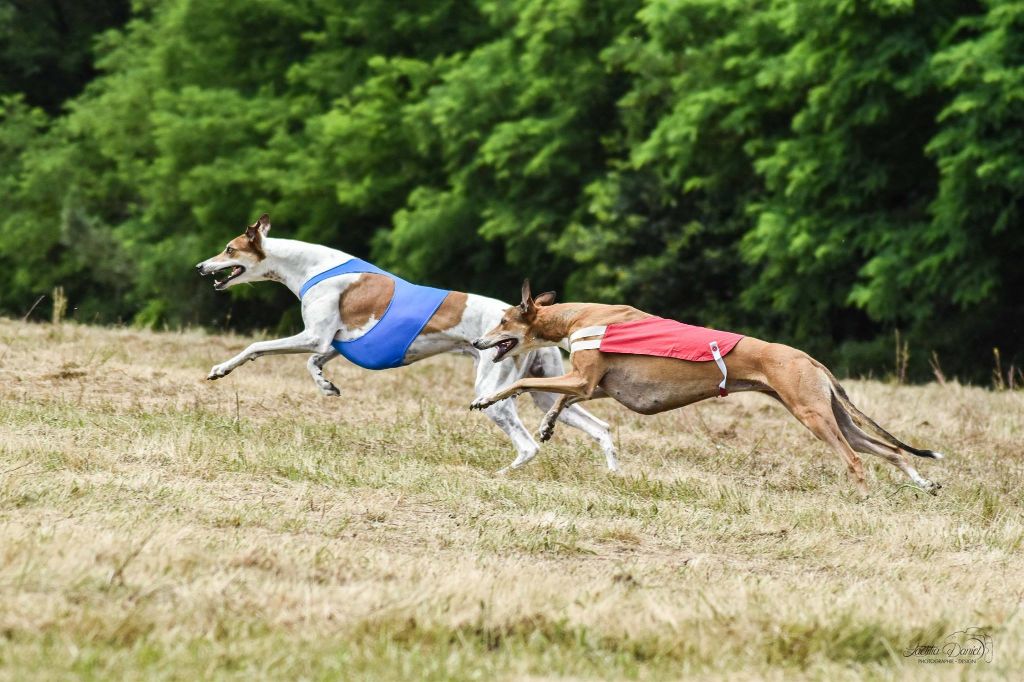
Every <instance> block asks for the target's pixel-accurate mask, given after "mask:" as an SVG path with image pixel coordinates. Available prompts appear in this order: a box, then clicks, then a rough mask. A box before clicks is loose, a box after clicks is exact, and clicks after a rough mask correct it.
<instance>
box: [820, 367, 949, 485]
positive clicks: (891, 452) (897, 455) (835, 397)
mask: <svg viewBox="0 0 1024 682" xmlns="http://www.w3.org/2000/svg"><path fill="white" fill-rule="evenodd" d="M840 390H841V389H840V388H838V385H837V386H836V387H834V388H833V393H832V412H833V413H834V414H835V417H836V422H837V423H838V424H839V429H840V430H841V431H842V432H843V436H845V437H846V440H847V441H848V442H849V443H850V446H851V447H852V448H853V449H854V450H856V451H857V452H863V453H867V454H871V455H877V456H878V457H881V458H882V459H884V460H885V461H886V462H888V463H889V464H892V465H893V466H894V467H896V468H897V469H899V470H900V471H902V472H903V473H904V474H906V475H907V477H908V478H909V479H910V480H911V481H913V482H914V485H916V486H917V487H919V488H921V489H922V490H924V491H926V492H929V493H931V494H933V495H934V494H936V492H937V491H938V489H939V488H941V487H942V485H941V484H939V483H934V482H932V481H929V480H928V479H927V478H925V477H924V476H922V475H921V474H919V473H918V472H917V469H915V468H914V467H913V465H912V464H911V463H910V458H909V457H908V456H907V454H906V451H904V450H903V449H902V448H901V447H900V445H903V444H902V443H901V442H900V441H898V440H896V439H895V438H894V437H893V436H891V435H890V434H889V433H888V432H887V431H885V430H884V429H882V428H881V427H880V426H878V425H877V424H875V423H874V422H870V425H872V426H874V427H875V428H876V429H877V431H878V432H881V434H884V435H885V436H889V438H888V440H891V441H892V443H889V442H885V441H883V440H882V439H881V438H878V437H874V438H873V437H872V436H871V434H869V433H867V432H865V431H864V429H862V428H861V427H860V425H858V424H857V423H856V422H855V421H854V417H853V415H852V414H851V408H852V409H853V410H855V409H856V408H854V407H852V403H851V402H850V399H849V398H848V397H847V396H846V393H845V391H843V392H842V394H840V393H838V391H840ZM848 406H849V407H848ZM858 416H860V417H861V418H862V419H864V420H868V417H866V416H864V415H863V413H860V412H859V410H858ZM908 447H909V446H908ZM919 452H929V453H931V451H930V450H927V451H925V450H922V451H919ZM932 454H934V453H932Z"/></svg>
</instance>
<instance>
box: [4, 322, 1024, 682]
mask: <svg viewBox="0 0 1024 682" xmlns="http://www.w3.org/2000/svg"><path fill="white" fill-rule="evenodd" d="M247 341H248V339H245V338H242V337H237V336H208V335H205V334H202V333H198V332H195V333H185V334H154V333H145V332H139V331H134V330H126V329H117V330H107V329H98V328H89V327H82V326H76V325H63V326H51V325H26V324H23V323H20V322H14V321H4V320H0V678H5V679H26V678H28V677H30V676H33V677H37V678H38V677H47V678H56V677H68V676H74V675H77V676H82V677H86V678H95V679H109V678H113V677H123V676H129V677H142V676H146V677H154V678H158V679H159V678H163V679H197V678H198V677H200V676H203V677H223V678H250V679H251V678H253V677H254V676H256V677H262V676H269V677H279V678H286V679H297V678H305V679H333V678H336V677H339V676H345V677H349V678H353V677H357V676H363V677H365V676H368V675H372V676H374V677H379V678H383V679H394V680H409V679H419V678H428V679H437V680H442V679H448V678H452V677H454V678H470V677H476V678H478V679H494V678H498V679H507V678H521V677H535V678H548V677H562V676H569V677H586V678H589V677H607V678H621V677H637V678H642V679H652V678H666V677H683V676H685V677H687V678H689V679H694V678H697V679H699V678H706V679H713V678H718V677H720V676H722V675H723V674H726V673H728V674H729V675H730V676H732V678H733V679H783V678H786V679H789V678H791V677H792V676H794V675H797V674H802V675H803V676H806V677H811V678H828V679H830V680H844V679H849V680H859V679H863V678H865V677H875V678H894V679H895V678H897V677H899V678H906V677H911V678H916V679H936V678H940V679H941V678H958V679H959V678H960V676H961V675H964V674H967V675H971V676H977V677H993V678H995V677H1000V676H1005V675H1008V674H1010V672H1011V671H1019V670H1021V669H1022V668H1024V653H1022V652H1024V623H1022V615H1021V609H1020V606H1021V600H1022V598H1024V561H1021V558H1020V557H1021V552H1022V549H1024V547H1022V545H1024V522H1022V519H1021V514H1020V509H1021V502H1022V492H1021V491H1022V490H1024V486H1022V483H1024V467H1022V462H1024V455H1022V451H1021V442H1022V439H1024V417H1022V414H1024V393H1021V392H1017V393H991V392H988V391H985V390H980V389H976V388H970V387H964V386H959V385H946V386H938V385H930V386H925V387H897V386H892V385H886V384H881V383H875V382H858V381H850V382H846V386H847V388H848V389H849V392H850V394H851V397H852V398H853V399H854V401H855V402H856V403H857V404H858V405H859V406H860V407H861V408H862V409H864V411H865V412H867V413H868V414H871V415H873V416H875V417H877V418H878V419H879V420H880V421H881V422H882V424H883V425H885V426H886V427H888V428H890V429H891V430H892V431H893V432H894V433H895V434H897V435H898V436H900V437H903V438H905V439H906V440H909V441H910V442H912V443H915V444H919V445H924V446H927V447H930V448H935V449H938V450H942V451H945V452H946V453H948V455H949V456H948V459H946V460H945V461H944V462H938V463H932V462H928V461H922V462H921V463H920V464H921V466H920V468H921V470H922V473H924V474H925V475H926V476H928V477H929V478H933V479H935V480H937V481H940V482H941V483H943V485H944V486H945V487H944V489H943V490H942V491H941V493H940V495H939V496H938V497H931V496H928V495H923V494H920V493H918V492H915V491H914V490H912V489H910V488H908V487H904V486H902V484H903V480H902V479H901V478H899V476H897V473H898V472H896V471H895V470H894V469H892V468H891V467H889V466H888V465H883V464H882V463H878V462H877V461H876V460H873V459H872V460H871V461H870V466H869V469H870V486H871V490H872V493H873V494H872V497H871V498H870V499H868V500H867V501H865V502H859V501H857V500H856V497H855V495H854V493H853V487H852V485H850V484H849V483H848V482H847V481H846V479H845V473H844V469H843V467H842V466H841V465H840V463H839V462H838V460H837V459H836V458H835V456H834V455H833V454H831V453H830V452H829V451H828V450H827V449H826V448H825V446H824V445H822V444H820V443H818V442H817V441H815V440H814V439H813V438H812V437H811V436H810V435H809V434H808V433H806V432H805V431H804V430H803V428H802V427H801V426H799V425H798V424H797V423H796V422H795V421H793V420H792V419H791V418H790V417H789V415H788V414H787V413H786V412H785V411H784V410H782V409H781V408H780V407H778V406H776V405H775V404H773V403H772V402H771V401H769V400H767V399H765V398H763V397H761V396H755V395H737V396H730V397H729V398H728V399H725V400H716V401H709V402H706V403H703V404H700V405H697V406H692V407H690V408H687V409H684V410H680V411H676V412H674V413H670V414H665V415H660V416H657V417H641V416H638V415H634V414H631V413H628V412H627V411H625V410H624V409H622V408H619V407H617V406H615V405H613V404H611V403H607V402H603V403H597V404H594V405H593V409H594V411H595V412H596V413H598V414H599V415H600V416H601V417H603V418H605V419H607V420H608V421H610V422H611V423H612V424H613V425H614V429H615V433H616V437H617V439H618V441H619V443H620V448H621V454H622V462H623V465H624V470H625V473H624V474H623V475H621V476H613V475H609V474H607V473H606V472H605V471H604V470H603V465H602V458H601V456H600V453H599V452H598V451H597V450H596V448H594V447H592V446H591V444H590V443H589V442H587V441H585V440H583V439H582V438H580V437H577V436H576V435H575V434H574V433H570V432H569V431H567V430H564V429H563V430H562V431H560V432H559V433H558V435H556V437H555V439H554V441H553V442H552V443H551V444H549V445H548V446H547V447H546V448H545V449H544V450H543V451H542V454H541V456H540V457H538V459H537V460H536V461H535V462H534V463H533V464H532V465H530V466H529V467H528V468H527V469H525V470H523V471H520V472H516V473H515V474H513V475H510V476H505V477H501V476H495V475H494V473H493V472H494V471H495V470H497V469H499V468H500V467H501V466H503V465H505V464H507V463H508V462H509V461H510V460H511V459H512V456H513V453H512V448H511V446H510V445H509V443H508V442H507V441H506V440H505V439H504V437H503V435H502V434H501V433H500V432H499V431H498V430H497V429H496V428H495V427H493V426H492V425H491V424H490V423H489V422H488V421H487V420H486V418H484V417H483V416H482V415H480V414H477V413H471V412H469V411H468V410H467V409H466V406H467V404H468V403H469V401H470V398H471V393H470V375H471V364H470V362H469V361H468V360H465V359H458V358H437V359H434V360H431V361H427V362H424V363H420V364H418V365H416V366H414V367H411V368H405V369H400V370H392V371H388V372H382V373H371V372H367V371H363V370H359V369H356V368H354V367H352V366H350V365H346V364H344V362H343V361H339V362H336V363H333V364H332V365H329V366H328V374H329V375H330V376H332V377H333V379H334V380H335V382H336V383H337V384H338V386H339V387H340V388H341V389H342V392H343V394H342V396H341V397H340V398H335V399H328V398H322V397H320V396H319V394H318V393H317V392H316V390H315V388H314V386H313V384H312V382H311V381H310V379H309V378H308V376H307V374H306V372H305V368H304V358H302V357H297V356H292V357H278V358H265V359H263V360H260V361H258V362H256V363H253V364H249V365H246V366H244V367H242V368H240V369H239V370H237V371H236V372H235V373H234V374H232V375H231V376H230V377H228V378H226V379H224V380H222V381H218V382H215V383H210V382H206V381H203V377H205V375H206V372H207V371H208V370H209V368H210V366H212V365H213V364H215V363H216V362H219V361H221V360H224V359H226V358H227V357H229V356H230V355H231V354H233V353H235V352H236V351H237V350H239V349H240V348H241V347H242V346H243V345H244V344H245V343H246V342H247ZM520 404H521V408H522V410H521V411H522V412H523V414H524V416H525V418H526V419H527V420H528V421H529V422H530V424H531V426H532V425H534V424H536V423H537V421H538V420H539V417H540V415H539V413H538V412H537V411H536V409H534V408H533V407H532V404H529V401H528V399H521V403H520ZM970 626H982V627H985V628H987V629H988V632H989V634H990V635H991V637H992V641H993V644H994V661H993V662H992V663H984V662H982V663H975V664H968V665H956V664H928V663H921V662H919V661H918V660H917V659H916V658H914V657H910V658H906V657H904V656H903V653H904V650H905V649H907V648H908V647H912V646H914V645H916V644H922V643H932V642H941V640H942V638H943V637H944V636H945V635H947V634H949V633H951V632H953V631H956V630H961V629H963V628H966V627H970Z"/></svg>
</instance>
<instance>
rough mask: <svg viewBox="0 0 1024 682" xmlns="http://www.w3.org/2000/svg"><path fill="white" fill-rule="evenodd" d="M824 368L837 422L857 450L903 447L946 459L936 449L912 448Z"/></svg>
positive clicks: (919, 453)
mask: <svg viewBox="0 0 1024 682" xmlns="http://www.w3.org/2000/svg"><path fill="white" fill-rule="evenodd" d="M822 369H824V370H825V374H826V376H827V377H828V380H829V382H830V384H831V388H832V412H833V413H834V414H835V417H836V422H837V423H838V424H839V430H840V431H842V433H843V436H844V437H845V438H846V440H847V441H848V442H849V443H850V445H851V446H852V447H853V449H854V450H859V451H861V452H864V451H865V450H867V451H872V450H873V451H875V452H876V453H878V454H883V453H884V452H886V451H887V452H892V451H894V450H902V451H904V452H907V453H910V454H911V455H915V456H917V457H927V458H928V459H942V458H943V457H944V456H945V455H943V454H942V453H941V452H935V451H934V450H921V449H919V448H915V447H911V446H909V445H907V444H906V443H904V442H903V441H901V440H899V439H898V438H896V436H894V435H892V434H891V433H889V432H888V431H886V430H885V429H883V428H882V427H881V426H879V425H878V424H877V423H876V422H875V420H873V419H872V418H871V417H869V416H867V415H866V414H864V413H863V412H861V411H860V410H858V409H857V406H856V405H854V404H853V401H851V400H850V397H849V396H848V395H846V390H845V389H843V387H842V386H841V385H840V384H839V381H837V380H836V378H835V377H834V376H832V373H831V372H829V371H828V369H826V368H825V367H824V366H822Z"/></svg>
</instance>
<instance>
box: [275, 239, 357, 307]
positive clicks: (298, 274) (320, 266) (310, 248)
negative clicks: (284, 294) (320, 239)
mask: <svg viewBox="0 0 1024 682" xmlns="http://www.w3.org/2000/svg"><path fill="white" fill-rule="evenodd" d="M263 252H264V253H266V254H267V257H266V259H265V260H264V261H263V264H262V265H263V267H264V268H265V271H264V272H263V273H262V274H263V276H264V277H266V278H267V279H271V280H274V281H277V282H281V284H284V285H285V286H286V287H288V288H289V289H290V290H291V292H292V293H293V294H295V295H296V296H298V295H299V291H301V289H302V285H303V284H305V283H306V281H307V280H309V279H310V278H311V277H314V276H316V275H319V274H320V273H321V272H323V271H324V270H327V269H329V268H333V267H334V266H336V265H341V264H342V263H347V262H348V261H350V260H352V259H353V258H354V256H353V255H352V254H349V253H345V252H344V251H339V250H337V249H332V248H329V247H327V246H320V245H319V244H310V243H308V242H300V241H296V240H294V239H272V238H269V237H268V238H265V239H264V240H263Z"/></svg>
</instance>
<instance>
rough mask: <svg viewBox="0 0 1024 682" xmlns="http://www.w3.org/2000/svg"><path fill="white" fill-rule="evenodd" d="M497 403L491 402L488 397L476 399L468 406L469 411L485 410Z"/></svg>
mask: <svg viewBox="0 0 1024 682" xmlns="http://www.w3.org/2000/svg"><path fill="white" fill-rule="evenodd" d="M496 402H498V401H497V400H491V398H490V397H482V398H477V399H476V400H474V401H473V402H471V403H470V404H469V409H471V410H486V409H487V408H488V407H490V406H491V405H493V404H494V403H496Z"/></svg>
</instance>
